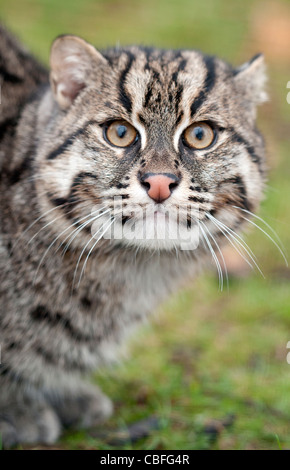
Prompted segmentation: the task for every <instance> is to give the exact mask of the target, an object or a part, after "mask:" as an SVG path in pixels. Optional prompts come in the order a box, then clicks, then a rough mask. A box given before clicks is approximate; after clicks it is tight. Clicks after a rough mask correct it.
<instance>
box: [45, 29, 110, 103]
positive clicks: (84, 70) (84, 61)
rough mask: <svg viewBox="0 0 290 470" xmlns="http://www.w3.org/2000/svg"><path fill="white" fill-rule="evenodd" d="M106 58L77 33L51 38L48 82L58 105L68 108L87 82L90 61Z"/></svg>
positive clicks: (95, 61) (99, 61)
mask: <svg viewBox="0 0 290 470" xmlns="http://www.w3.org/2000/svg"><path fill="white" fill-rule="evenodd" d="M101 62H102V63H106V62H107V61H106V59H105V58H104V57H103V56H102V55H101V54H100V53H99V52H98V51H97V50H96V49H95V48H94V47H93V46H92V45H91V44H89V43H87V42H86V41H84V39H81V38H79V37H78V36H72V35H65V36H59V37H58V38H56V39H55V41H54V42H53V44H52V47H51V53H50V67H51V72H50V83H51V88H52V91H53V93H54V96H55V99H56V101H57V102H58V104H59V106H60V108H62V109H66V108H68V107H69V106H70V105H71V104H72V103H73V101H74V99H75V98H76V97H77V95H78V94H79V92H80V91H81V90H82V89H83V88H84V87H85V86H86V85H87V84H88V81H89V77H90V75H91V70H92V68H93V64H95V63H101Z"/></svg>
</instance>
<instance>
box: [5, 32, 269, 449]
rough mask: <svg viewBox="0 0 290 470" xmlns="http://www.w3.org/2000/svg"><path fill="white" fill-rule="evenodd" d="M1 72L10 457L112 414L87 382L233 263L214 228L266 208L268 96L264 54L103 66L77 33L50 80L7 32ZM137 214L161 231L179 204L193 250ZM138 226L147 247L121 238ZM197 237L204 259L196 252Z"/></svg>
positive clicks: (121, 52) (118, 60)
mask: <svg viewBox="0 0 290 470" xmlns="http://www.w3.org/2000/svg"><path fill="white" fill-rule="evenodd" d="M0 59H1V62H0V64H1V68H0V78H1V92H2V104H1V109H0V111H1V114H0V131H1V136H0V169H1V178H0V209H1V218H0V266H1V271H0V298H1V311H0V344H1V359H2V364H1V367H0V389H1V395H0V434H2V439H3V443H4V446H7V447H9V446H11V445H15V444H17V443H21V442H44V443H51V442H54V441H55V440H56V439H57V438H58V437H59V435H60V433H61V430H62V429H63V427H66V426H80V427H90V426H94V425H98V424H99V423H101V422H102V421H103V420H104V419H105V418H107V417H108V416H109V415H110V414H111V412H112V405H111V402H110V400H109V399H108V398H107V397H105V396H104V395H103V394H102V392H101V391H100V390H98V389H97V388H96V387H93V386H91V385H89V384H85V383H84V382H83V381H82V378H83V377H85V376H86V375H88V373H89V372H91V371H92V370H94V369H96V368H97V367H98V366H99V365H100V364H102V363H104V362H107V361H110V360H112V359H114V358H116V357H118V346H119V345H120V343H121V342H122V341H123V339H124V338H125V337H126V336H128V334H129V333H131V332H132V331H134V330H133V327H134V326H135V325H136V324H138V323H140V322H141V321H142V320H143V319H144V318H145V317H146V316H147V315H148V314H150V313H151V312H152V310H154V308H155V307H156V306H157V305H158V304H159V303H160V302H161V301H163V300H164V299H165V298H166V297H167V296H168V295H169V294H170V293H171V292H172V291H174V290H175V289H177V288H178V287H179V286H180V284H181V283H182V282H183V280H184V279H186V278H187V277H188V276H192V275H194V274H196V273H197V271H198V270H199V268H200V266H201V265H202V264H203V263H204V262H205V261H206V260H207V259H208V257H209V256H210V255H211V254H212V252H213V251H217V250H219V248H218V244H217V243H216V242H215V243H214V241H213V240H218V241H219V243H223V241H224V240H225V239H226V238H227V237H226V231H224V232H223V230H222V227H223V225H220V226H217V225H216V224H217V222H215V221H216V220H219V223H220V224H224V225H225V224H226V225H225V226H226V227H228V229H229V230H236V229H237V228H240V227H241V226H242V225H243V223H244V219H243V217H242V216H241V214H242V213H241V210H247V211H254V210H255V209H256V208H257V207H258V204H259V201H260V199H261V197H262V190H263V183H264V167H265V163H264V145H263V139H262V137H261V135H260V133H259V132H258V131H257V130H256V127H255V114H256V105H257V104H259V103H260V102H262V101H263V100H264V99H265V94H264V91H263V83H264V66H263V61H262V58H261V57H257V58H256V59H255V60H253V61H251V62H249V63H248V64H246V65H245V66H243V67H241V68H239V69H233V68H232V67H231V66H230V65H228V64H227V63H225V62H224V61H221V60H219V59H217V58H214V57H208V56H204V55H202V54H201V53H200V52H196V51H187V50H184V51H171V50H169V51H166V50H158V49H149V48H141V47H136V46H133V47H128V48H125V49H108V50H106V51H104V52H102V53H100V52H98V51H96V49H95V48H93V46H91V45H89V44H88V43H86V42H85V41H83V40H82V39H80V38H77V37H74V36H63V37H60V38H58V39H57V40H56V41H55V42H54V44H53V47H52V51H51V71H50V75H49V74H48V72H47V71H46V70H45V69H44V68H43V67H42V66H41V65H39V64H38V62H37V61H35V60H34V59H33V58H32V57H31V56H30V55H29V54H27V53H26V52H24V51H23V49H22V47H21V46H19V45H18V43H17V42H16V41H15V40H14V39H13V38H12V37H11V36H10V35H9V34H8V33H7V32H6V31H5V30H4V29H3V28H1V30H0ZM196 123H197V124H196ZM192 126H193V127H192ZM194 126H195V127H194ZM206 139H209V140H208V142H209V144H208V145H204V142H207V141H206ZM116 200H117V202H116ZM135 206H138V208H139V209H140V208H143V209H144V208H145V209H146V210H147V209H148V210H147V212H146V220H147V221H149V227H151V226H152V225H154V223H155V222H156V220H159V219H160V217H161V216H162V214H163V212H162V211H163V210H164V208H165V210H166V211H167V212H169V213H170V212H173V211H174V209H175V208H176V207H181V208H182V211H181V213H179V219H178V223H176V222H174V221H173V222H168V225H167V229H166V230H167V233H169V234H170V233H171V232H173V231H174V228H175V225H178V226H179V227H180V233H179V238H178V237H177V238H176V237H167V238H166V239H164V237H162V236H159V235H157V236H153V237H152V236H151V237H149V236H145V237H144V236H143V237H142V233H144V232H143V228H144V227H143V225H144V224H143V223H144V217H143V218H141V217H139V218H138V217H137V216H136V213H135V212H134V211H135ZM188 206H193V207H194V210H195V211H196V217H193V216H190V217H189V216H188V210H187V207H188ZM116 208H117V209H116ZM162 208H163V209H162ZM132 214H133V215H132ZM132 221H133V225H131V226H130V228H131V229H133V228H134V230H135V234H137V237H134V238H130V237H124V236H122V235H121V236H119V234H120V233H122V229H123V228H124V227H125V226H126V224H128V223H130V222H132ZM160 223H161V226H162V224H163V222H162V221H161V222H160ZM164 224H165V222H164ZM112 226H114V227H116V232H115V236H114V237H111V238H106V237H105V234H106V233H107V232H108V230H109V229H110V228H111V227H112ZM166 230H165V231H166ZM224 230H225V229H224ZM188 231H190V232H191V233H194V236H193V239H192V240H193V246H194V248H195V249H183V246H182V243H181V239H182V237H183V235H184V234H186V233H188ZM116 233H117V235H118V236H116ZM180 234H181V235H180ZM155 235H156V233H155ZM200 235H201V238H202V240H203V242H202V243H198V237H200ZM210 246H211V247H212V249H210ZM181 321H182V320H181Z"/></svg>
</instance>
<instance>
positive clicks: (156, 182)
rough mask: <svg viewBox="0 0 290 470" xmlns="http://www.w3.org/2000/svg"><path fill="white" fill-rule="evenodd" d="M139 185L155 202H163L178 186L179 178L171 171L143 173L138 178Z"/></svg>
mask: <svg viewBox="0 0 290 470" xmlns="http://www.w3.org/2000/svg"><path fill="white" fill-rule="evenodd" d="M140 182H141V185H142V186H143V188H145V189H146V191H147V194H148V196H149V197H151V199H153V201H155V202H159V203H160V202H163V201H165V200H166V199H168V198H169V197H170V196H171V193H172V191H173V190H174V189H175V188H176V187H177V186H178V184H179V178H178V177H177V176H176V175H173V174H171V173H145V175H143V176H142V177H141V178H140Z"/></svg>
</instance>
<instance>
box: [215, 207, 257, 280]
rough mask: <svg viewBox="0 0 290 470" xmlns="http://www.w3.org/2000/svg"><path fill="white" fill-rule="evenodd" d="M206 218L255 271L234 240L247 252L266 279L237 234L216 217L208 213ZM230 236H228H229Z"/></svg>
mask: <svg viewBox="0 0 290 470" xmlns="http://www.w3.org/2000/svg"><path fill="white" fill-rule="evenodd" d="M206 216H207V217H208V219H209V220H211V221H212V223H213V224H214V225H215V226H216V227H217V228H218V229H219V230H220V231H221V233H222V234H223V235H224V237H225V238H226V239H227V240H228V241H229V243H230V244H231V245H232V246H233V247H234V249H235V250H236V251H237V253H238V254H239V255H240V256H241V257H242V258H243V260H244V261H245V262H246V263H247V264H248V265H249V266H250V268H251V269H254V266H253V265H252V264H251V262H250V261H249V260H248V259H247V258H246V257H245V255H244V254H243V253H242V252H241V250H240V249H239V248H238V247H237V246H236V245H235V243H234V242H233V240H234V241H235V242H236V243H237V244H238V245H239V246H240V247H241V248H242V249H243V250H244V251H245V252H246V254H247V255H248V257H249V258H250V259H251V261H252V262H253V263H254V265H255V266H256V268H257V270H258V271H259V273H260V274H261V276H262V277H263V278H264V279H265V276H264V274H263V272H262V270H261V268H260V267H259V265H258V263H257V262H256V260H255V258H254V257H253V256H252V255H251V252H250V251H249V250H248V249H247V247H246V246H245V245H246V243H245V242H244V241H243V243H241V242H240V241H239V239H238V238H237V236H236V235H237V234H235V235H234V234H233V231H232V230H231V231H229V228H228V227H227V226H226V225H225V224H223V223H222V222H220V221H219V220H217V219H216V218H215V217H213V216H212V215H211V214H208V213H206ZM227 234H228V235H227Z"/></svg>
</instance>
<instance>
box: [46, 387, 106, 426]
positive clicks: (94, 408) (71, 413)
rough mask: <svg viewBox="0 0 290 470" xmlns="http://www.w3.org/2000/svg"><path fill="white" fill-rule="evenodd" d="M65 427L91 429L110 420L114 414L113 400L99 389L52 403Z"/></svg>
mask: <svg viewBox="0 0 290 470" xmlns="http://www.w3.org/2000/svg"><path fill="white" fill-rule="evenodd" d="M52 405H53V407H54V409H55V411H56V413H57V414H58V416H59V419H60V420H61V422H62V424H63V425H64V426H65V427H74V428H79V429H89V428H93V427H94V426H97V425H99V424H100V423H102V422H104V421H105V420H106V419H108V418H109V417H110V416H111V414H112V412H113V404H112V402H111V400H110V399H109V398H108V397H107V396H106V395H104V394H103V393H102V392H101V391H100V390H99V389H98V388H93V389H90V390H89V391H87V392H84V391H82V393H81V394H78V395H75V396H65V397H63V398H62V399H58V400H57V401H54V402H53V403H52Z"/></svg>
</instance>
